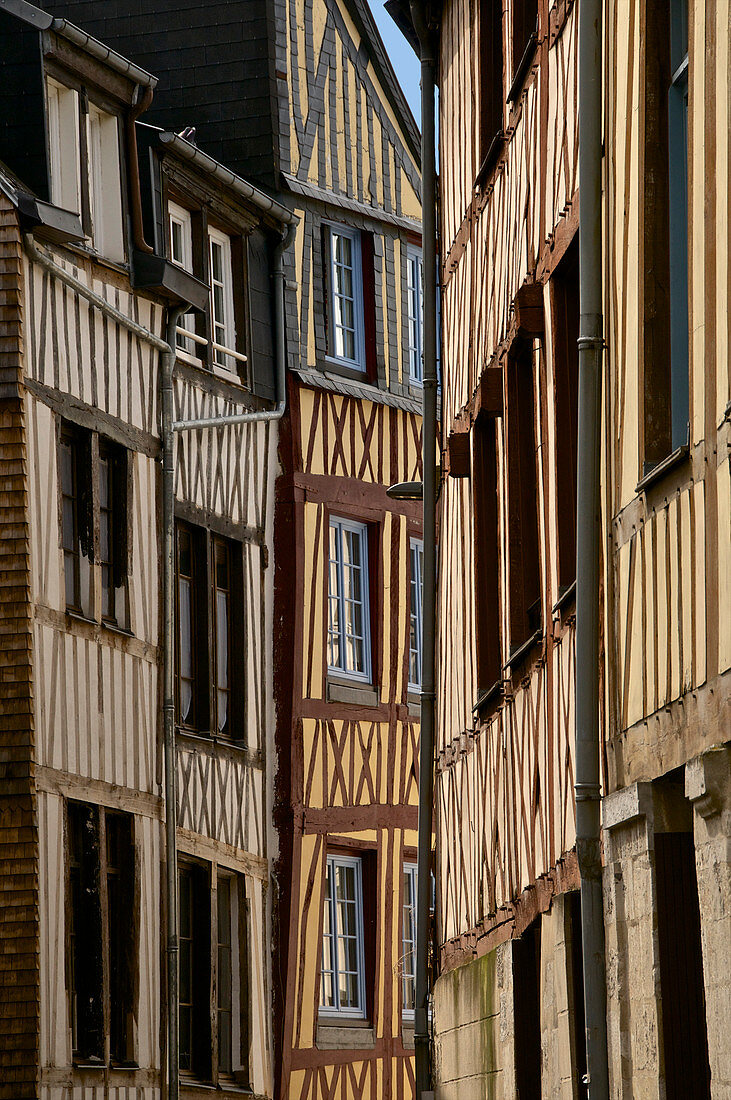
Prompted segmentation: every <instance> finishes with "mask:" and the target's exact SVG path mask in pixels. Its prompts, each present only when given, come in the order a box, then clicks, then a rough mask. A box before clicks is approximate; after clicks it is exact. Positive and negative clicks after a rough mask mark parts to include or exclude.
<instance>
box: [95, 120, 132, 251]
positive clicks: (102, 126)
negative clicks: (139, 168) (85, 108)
mask: <svg viewBox="0 0 731 1100" xmlns="http://www.w3.org/2000/svg"><path fill="white" fill-rule="evenodd" d="M86 137H87V149H88V158H89V215H90V220H91V226H90V228H91V239H92V244H93V247H94V249H95V251H96V252H98V253H99V255H100V256H105V257H106V258H107V259H109V260H118V261H119V262H120V263H122V262H124V236H123V233H122V193H121V165H120V161H119V122H118V120H117V116H116V115H110V114H109V113H108V112H107V111H102V110H101V108H99V107H97V106H95V104H93V103H90V104H89V113H88V115H87V122H86Z"/></svg>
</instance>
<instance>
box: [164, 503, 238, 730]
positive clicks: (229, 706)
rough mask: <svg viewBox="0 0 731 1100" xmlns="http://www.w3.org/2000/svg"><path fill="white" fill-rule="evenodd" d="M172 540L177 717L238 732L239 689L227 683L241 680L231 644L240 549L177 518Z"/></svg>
mask: <svg viewBox="0 0 731 1100" xmlns="http://www.w3.org/2000/svg"><path fill="white" fill-rule="evenodd" d="M176 543H177V546H176V563H177V578H176V618H177V715H178V722H179V723H180V725H181V726H184V727H185V728H187V729H191V730H198V731H207V730H208V729H209V728H210V731H211V732H212V733H213V734H215V735H217V736H221V737H234V736H237V735H238V736H240V732H241V726H242V714H241V702H242V701H241V698H240V695H241V692H240V691H239V692H236V693H234V692H233V691H232V684H233V682H234V679H235V680H236V682H237V683H239V684H242V683H243V670H242V667H241V662H242V659H243V658H242V655H241V646H238V647H237V646H236V645H235V644H234V640H235V638H237V637H238V638H240V637H241V633H242V624H243V608H242V577H241V548H240V546H239V545H238V544H237V543H234V542H231V541H230V540H228V539H224V538H221V537H220V536H218V535H213V534H212V533H211V532H209V531H206V530H204V529H203V528H200V527H194V526H193V525H191V524H187V523H182V522H181V523H178V525H177V534H176ZM209 624H210V632H209V629H208V627H209ZM209 672H210V675H209ZM209 716H210V723H209Z"/></svg>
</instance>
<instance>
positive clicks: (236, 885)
mask: <svg viewBox="0 0 731 1100" xmlns="http://www.w3.org/2000/svg"><path fill="white" fill-rule="evenodd" d="M222 879H226V880H227V881H228V884H229V900H230V903H231V907H230V911H229V917H230V920H231V928H230V930H229V935H230V939H231V943H230V945H229V950H230V952H231V1074H233V1075H235V1074H236V1073H237V1072H239V1071H240V1070H242V1069H244V1068H245V1067H244V1064H243V1063H242V1061H241V974H242V972H243V971H244V970H245V968H246V963H245V960H244V958H243V952H242V944H241V941H240V937H239V926H240V914H239V909H240V905H241V896H240V894H241V885H242V878H241V875H239V874H236V872H233V871H229V870H228V868H226V867H222V866H221V864H218V865H217V873H216V892H218V888H219V885H220V883H221V880H222ZM216 901H218V898H216ZM220 939H221V934H220V929H219V927H218V905H217V906H216V945H215V946H216V982H217V983H218V980H219V975H218V951H219V946H220ZM216 1037H217V1039H218V1042H219V1046H220V1040H221V1032H220V1019H219V1013H218V1004H216ZM216 1073H217V1074H218V1075H219V1076H220V1077H221V1078H223V1079H224V1080H229V1078H230V1075H229V1074H228V1073H227V1072H226V1071H225V1070H221V1069H219V1067H218V1066H216Z"/></svg>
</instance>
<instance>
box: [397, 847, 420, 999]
mask: <svg viewBox="0 0 731 1100" xmlns="http://www.w3.org/2000/svg"><path fill="white" fill-rule="evenodd" d="M403 877H404V879H407V878H408V879H409V881H410V883H411V901H412V904H411V906H410V907H409V908H410V910H411V913H410V916H409V917H408V918H407V915H406V904H405V901H404V898H403V895H402V897H401V1015H402V1017H403V1018H404V1019H405V1020H413V1019H414V1014H415V1008H407V1007H406V980H407V978H411V980H412V981H413V983H414V1005H416V883H417V879H416V864H415V863H405V864H404V874H403ZM402 888H403V884H402ZM407 919H408V920H409V923H410V925H411V927H410V929H409V931H410V932H411V934H412V935H411V940H410V942H411V945H412V947H411V959H412V962H413V970H410V971H407V969H406V954H407V952H406V942H407V937H406V927H405V925H406V920H407Z"/></svg>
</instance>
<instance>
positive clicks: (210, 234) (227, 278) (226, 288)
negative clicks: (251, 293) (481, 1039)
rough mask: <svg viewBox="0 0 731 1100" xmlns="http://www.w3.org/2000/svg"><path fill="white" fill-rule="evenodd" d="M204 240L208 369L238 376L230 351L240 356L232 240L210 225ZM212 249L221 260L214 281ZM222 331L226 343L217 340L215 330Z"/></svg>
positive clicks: (234, 359)
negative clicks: (220, 315)
mask: <svg viewBox="0 0 731 1100" xmlns="http://www.w3.org/2000/svg"><path fill="white" fill-rule="evenodd" d="M206 239H207V249H208V256H207V260H208V281H209V285H210V293H209V314H210V316H209V329H210V351H211V355H210V367H211V369H212V370H215V369H216V368H219V369H220V370H222V371H226V372H227V373H228V374H237V373H238V370H237V367H236V363H237V361H238V360H237V359H236V357H235V356H234V355H231V354H230V352H236V354H237V355H238V354H242V353H240V352H239V351H238V349H237V347H236V339H237V334H236V311H235V306H234V289H233V283H234V277H233V241H232V239H231V235H230V234H229V233H225V232H224V231H223V230H222V229H219V228H218V227H217V226H215V225H211V224H209V225H208V226H207V228H206ZM214 246H216V247H219V248H220V249H221V258H222V278H221V279H214V276H213V266H214V265H213V248H214ZM216 285H218V286H220V287H221V291H222V305H223V319H222V320H219V319H218V318H217V315H216V306H215V301H216V298H215V290H214V286H216ZM217 327H218V328H221V329H223V332H224V336H225V341H221V340H217V339H216V329H217ZM219 348H226V351H220V350H219ZM228 360H232V362H233V366H229V363H228Z"/></svg>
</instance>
